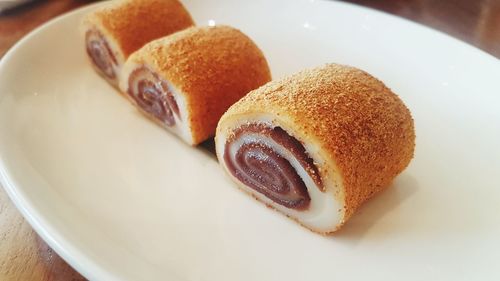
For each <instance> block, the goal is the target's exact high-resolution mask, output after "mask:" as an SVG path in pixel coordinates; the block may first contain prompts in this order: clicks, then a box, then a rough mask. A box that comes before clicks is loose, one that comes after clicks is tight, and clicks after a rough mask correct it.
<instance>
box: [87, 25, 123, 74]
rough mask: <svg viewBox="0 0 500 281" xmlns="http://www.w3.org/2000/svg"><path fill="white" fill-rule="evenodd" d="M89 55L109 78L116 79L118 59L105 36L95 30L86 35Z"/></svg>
mask: <svg viewBox="0 0 500 281" xmlns="http://www.w3.org/2000/svg"><path fill="white" fill-rule="evenodd" d="M85 42H86V49H87V54H88V56H89V57H90V59H91V60H92V63H93V64H94V65H95V66H96V67H97V68H98V69H99V70H100V71H101V72H102V73H103V74H104V75H105V76H106V77H107V78H108V79H111V80H114V79H115V78H116V73H115V66H116V65H118V62H117V61H116V58H115V56H114V54H113V52H112V51H111V48H110V47H109V45H108V42H107V41H106V39H105V38H104V36H103V35H102V34H101V33H100V32H99V31H97V30H95V29H90V30H88V31H87V33H86V34H85Z"/></svg>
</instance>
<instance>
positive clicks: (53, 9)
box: [0, 0, 500, 281]
mask: <svg viewBox="0 0 500 281" xmlns="http://www.w3.org/2000/svg"><path fill="white" fill-rule="evenodd" d="M89 2H91V1H85V0H57V1H54V0H51V1H40V2H37V3H33V4H28V5H26V6H24V7H21V8H17V9H15V10H13V11H10V12H8V13H6V14H4V15H0V57H2V56H3V55H4V54H5V52H6V51H7V50H8V49H9V48H10V47H11V46H12V45H13V44H14V43H15V42H16V41H18V40H19V39H20V38H21V37H22V36H24V35H25V34H26V33H28V32H29V31H30V30H32V29H33V28H35V27H37V26H39V25H40V24H42V23H44V22H46V21H48V20H49V19H51V18H53V17H55V16H57V15H59V14H62V13H64V12H66V11H69V10H72V9H75V8H77V7H80V6H82V5H85V4H87V3H89ZM348 2H353V3H358V4H361V5H364V6H369V7H373V8H376V9H380V10H383V11H386V12H389V13H392V14H396V15H399V16H402V17H405V18H408V19H411V20H414V21H417V22H421V23H424V24H426V25H428V26H431V27H433V28H435V29H439V30H441V31H443V32H445V33H448V34H450V35H452V36H454V37H457V38H460V39H462V40H464V41H467V42H469V43H470V44H473V45H475V46H477V47H479V48H481V49H483V50H485V51H486V52H488V53H490V54H492V55H494V56H496V57H497V58H500V1H499V0H478V1H470V0H443V1H434V0H348ZM0 94H1V93H0ZM0 280H5V281H10V280H85V279H84V278H83V277H82V276H81V275H80V274H78V273H77V272H76V271H74V270H73V269H72V268H71V267H70V266H69V265H68V264H67V263H66V262H65V261H63V260H62V259H61V258H60V257H59V256H58V255H57V254H56V253H54V252H53V250H52V249H50V247H48V246H47V244H45V242H43V241H42V240H41V239H40V238H39V237H38V235H37V234H36V233H35V232H34V231H33V230H32V228H31V227H30V226H29V224H28V223H27V222H26V221H25V220H24V219H23V217H22V216H21V214H20V213H19V212H18V211H17V210H16V209H15V207H14V205H13V204H12V203H11V202H10V200H9V199H8V197H7V195H6V194H5V192H4V191H3V189H2V188H0Z"/></svg>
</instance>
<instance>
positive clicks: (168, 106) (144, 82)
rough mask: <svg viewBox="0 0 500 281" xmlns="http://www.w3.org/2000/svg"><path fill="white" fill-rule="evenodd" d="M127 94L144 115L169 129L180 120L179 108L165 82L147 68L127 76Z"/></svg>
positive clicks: (139, 69) (141, 68) (138, 69)
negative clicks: (148, 115) (146, 114)
mask: <svg viewBox="0 0 500 281" xmlns="http://www.w3.org/2000/svg"><path fill="white" fill-rule="evenodd" d="M128 94H129V95H130V97H132V98H133V99H134V100H135V102H136V103H137V105H138V106H139V107H140V108H141V109H142V110H143V111H145V112H146V113H148V114H150V115H152V116H153V117H154V118H156V119H157V120H159V121H161V122H162V124H165V125H167V126H169V127H171V126H174V125H175V118H174V114H175V115H176V116H177V117H178V118H180V113H179V106H178V105H177V102H176V100H175V98H174V96H173V94H172V92H171V91H170V90H169V87H168V85H167V82H166V81H164V80H162V79H160V77H159V76H158V75H157V74H156V73H154V72H152V71H151V70H150V69H148V68H147V67H140V68H137V69H136V70H134V71H133V72H132V74H131V75H130V76H129V81H128Z"/></svg>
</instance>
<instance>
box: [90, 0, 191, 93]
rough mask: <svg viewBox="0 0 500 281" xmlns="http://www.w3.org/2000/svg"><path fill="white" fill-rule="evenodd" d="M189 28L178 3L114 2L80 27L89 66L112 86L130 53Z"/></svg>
mask: <svg viewBox="0 0 500 281" xmlns="http://www.w3.org/2000/svg"><path fill="white" fill-rule="evenodd" d="M192 25H194V23H193V20H192V19H191V16H190V15H189V13H188V11H187V10H186V9H185V8H184V6H183V5H182V4H181V3H180V2H179V1H178V0H113V1H109V3H108V4H105V5H104V6H103V7H102V8H100V9H98V10H95V11H94V12H92V13H90V14H88V15H87V16H86V17H85V18H84V20H83V24H82V26H83V31H84V34H85V48H86V51H87V55H88V57H89V59H90V62H91V64H92V66H93V67H94V68H95V70H96V71H97V72H98V73H99V74H100V75H101V76H103V77H104V78H105V79H106V80H107V81H108V82H109V83H111V85H113V86H115V87H118V80H119V77H118V76H119V74H120V72H121V66H122V65H123V63H124V62H125V60H126V59H127V58H128V56H129V55H130V54H131V53H133V52H134V51H136V50H138V49H139V48H141V47H142V46H143V45H144V44H146V43H148V42H150V41H151V40H154V39H157V38H160V37H163V36H166V35H169V34H171V33H174V32H176V31H179V30H182V29H185V28H187V27H189V26H192Z"/></svg>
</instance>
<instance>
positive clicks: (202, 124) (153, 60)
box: [120, 26, 271, 145]
mask: <svg viewBox="0 0 500 281" xmlns="http://www.w3.org/2000/svg"><path fill="white" fill-rule="evenodd" d="M270 79H271V74H270V71H269V67H268V64H267V61H266V59H265V58H264V55H263V54H262V52H261V50H260V49H259V48H258V47H257V46H256V45H255V43H254V42H253V41H252V40H251V39H250V38H249V37H248V36H246V35H245V34H243V33H242V32H241V31H239V30H237V29H234V28H232V27H229V26H215V27H191V28H188V29H186V30H183V31H180V32H177V33H175V34H173V35H171V36H167V37H165V38H162V39H158V40H155V41H153V42H150V43H148V44H147V45H145V46H144V47H143V48H141V49H140V50H138V51H137V52H135V53H134V54H132V55H131V56H130V58H129V59H128V60H127V62H126V63H125V65H124V68H123V72H122V80H121V82H120V89H121V90H122V91H123V92H124V93H126V94H127V96H128V97H129V98H130V100H131V101H132V103H133V104H134V105H135V106H136V107H137V108H138V109H139V110H140V111H142V112H143V113H144V114H145V115H146V116H148V117H149V118H151V119H152V120H154V121H156V122H157V123H158V124H160V125H161V126H163V127H165V128H167V129H168V130H169V131H171V132H173V133H175V134H176V135H178V136H179V137H181V138H182V139H183V140H184V141H185V142H187V143H189V144H191V145H196V144H199V143H200V142H202V141H204V140H206V139H207V138H209V137H212V136H213V135H214V134H215V128H216V126H217V122H218V121H219V118H220V117H221V116H222V114H223V113H224V112H225V111H226V110H227V109H228V108H229V106H231V105H232V104H233V103H235V102H236V101H237V100H239V99H240V98H241V97H243V96H244V95H245V94H247V93H248V92H249V91H251V90H253V89H255V88H258V87H259V86H261V85H263V84H265V83H267V82H268V81H269V80H270Z"/></svg>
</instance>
